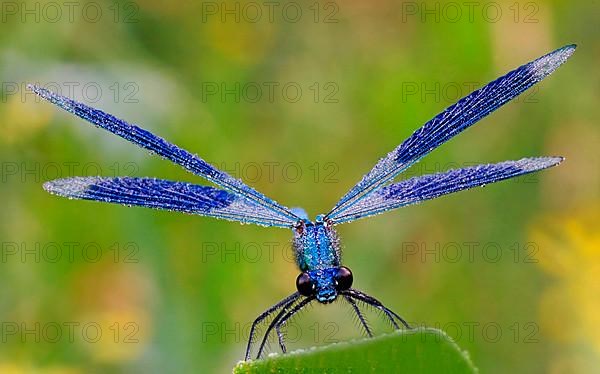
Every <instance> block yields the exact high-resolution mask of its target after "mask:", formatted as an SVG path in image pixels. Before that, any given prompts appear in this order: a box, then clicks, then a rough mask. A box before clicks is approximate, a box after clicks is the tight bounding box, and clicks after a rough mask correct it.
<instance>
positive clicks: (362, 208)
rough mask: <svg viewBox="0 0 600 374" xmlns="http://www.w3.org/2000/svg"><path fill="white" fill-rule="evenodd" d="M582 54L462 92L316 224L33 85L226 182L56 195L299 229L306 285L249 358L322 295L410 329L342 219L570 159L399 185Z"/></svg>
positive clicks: (120, 184)
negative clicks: (368, 287) (374, 286)
mask: <svg viewBox="0 0 600 374" xmlns="http://www.w3.org/2000/svg"><path fill="white" fill-rule="evenodd" d="M574 51H575V45H568V46H565V47H563V48H560V49H557V50H556V51H554V52H552V53H549V54H547V55H545V56H542V57H540V58H538V59H536V60H534V61H532V62H530V63H528V64H525V65H523V66H521V67H519V68H517V69H515V70H513V71H511V72H509V73H508V74H506V75H504V76H502V77H500V78H498V79H496V80H495V81H493V82H491V83H489V84H487V85H486V86H484V87H482V88H480V89H478V90H476V91H474V92H472V93H471V94H469V95H467V96H466V97H464V98H462V99H460V100H459V101H458V102H457V103H455V104H453V105H451V106H450V107H448V108H447V109H446V110H444V111H443V112H442V113H440V114H439V115H437V116H436V117H434V118H433V119H432V120H430V121H429V122H427V123H426V124H425V125H423V126H422V127H421V128H420V129H418V130H417V131H415V132H414V133H413V134H412V135H411V136H410V137H409V138H408V139H406V140H405V141H404V142H403V143H402V144H400V145H399V146H398V147H397V148H395V149H394V150H393V151H391V152H390V153H388V154H387V155H386V156H385V157H383V158H382V159H380V160H379V162H377V164H376V165H375V167H373V169H371V170H370V171H369V172H368V173H367V174H366V175H365V176H364V177H363V178H362V180H361V181H360V182H358V183H357V184H356V185H355V186H354V187H352V188H351V189H350V190H349V191H348V193H346V194H345V195H344V196H343V197H342V198H341V199H340V200H339V201H338V203H337V204H336V205H335V206H334V207H333V209H332V210H331V211H329V213H327V214H321V215H318V216H316V217H315V220H314V221H311V220H310V219H309V218H308V215H307V214H306V213H305V212H304V211H303V210H302V209H301V208H294V209H289V208H287V207H285V206H283V205H280V204H278V203H277V202H275V201H274V200H272V199H270V198H268V197H267V196H265V195H263V194H262V193H260V192H258V191H257V190H255V189H254V188H252V187H249V186H248V185H246V184H244V183H243V182H242V181H240V180H238V179H236V178H234V177H232V176H231V175H229V174H227V173H226V172H224V171H222V170H219V169H217V168H215V167H214V166H212V165H210V164H209V163H207V162H206V161H204V160H203V159H202V158H200V157H198V156H196V155H194V154H192V153H190V152H188V151H186V150H183V149H181V148H179V147H177V146H175V145H173V144H171V143H169V142H167V141H166V140H164V139H162V138H160V137H158V136H156V135H154V134H152V133H150V132H149V131H147V130H144V129H142V128H140V127H137V126H135V125H131V124H129V123H127V122H125V121H123V120H120V119H118V118H116V117H114V116H112V115H110V114H107V113H105V112H103V111H101V110H98V109H94V108H91V107H89V106H87V105H85V104H82V103H79V102H77V101H74V100H71V99H69V98H66V97H64V96H60V95H57V94H55V93H52V92H50V91H48V90H47V89H44V88H41V87H38V86H32V85H30V86H29V88H30V89H31V90H33V91H34V92H36V93H37V94H38V95H40V96H41V97H43V98H44V99H47V100H49V101H50V102H52V103H54V104H56V105H58V106H60V107H61V108H63V109H65V110H66V111H68V112H71V113H73V114H75V115H77V116H79V117H81V118H83V119H85V120H87V121H88V122H90V123H92V124H94V125H96V126H98V127H101V128H103V129H105V130H108V131H110V132H112V133H113V134H115V135H118V136H120V137H122V138H124V139H125V140H128V141H130V142H132V143H134V144H137V145H138V146H140V147H142V148H145V149H147V150H150V151H152V152H154V153H156V154H157V155H159V156H162V157H164V158H166V159H168V160H171V161H172V162H174V163H176V164H178V165H180V166H182V167H184V168H185V169H186V170H188V171H189V172H191V173H193V174H196V175H198V176H200V177H203V178H205V179H206V180H208V181H209V182H212V183H214V184H215V185H217V186H218V187H220V188H216V187H209V186H200V185H196V184H191V183H184V182H176V181H168V180H163V179H154V178H130V177H120V178H106V177H75V178H67V179H58V180H53V181H50V182H47V183H45V184H44V188H45V189H46V191H48V192H50V193H53V194H57V195H60V196H66V197H69V198H77V199H86V200H97V201H104V202H110V203H120V204H124V205H128V206H131V205H137V206H144V207H150V208H156V209H167V210H175V211H181V212H185V213H191V214H198V215H203V216H210V217H216V218H223V219H227V220H231V221H238V222H242V223H253V224H257V225H262V226H274V227H283V228H287V229H291V230H292V232H293V235H294V238H293V248H294V250H295V255H296V262H297V265H298V268H299V270H300V275H298V277H297V279H296V288H297V291H296V292H294V293H293V294H291V295H290V296H288V297H286V298H285V299H283V300H282V301H280V302H278V303H277V304H275V305H274V306H272V307H271V308H269V309H267V310H266V311H265V312H264V313H262V314H261V315H260V316H258V318H256V320H255V321H254V323H253V324H252V328H251V331H250V338H249V341H248V345H247V348H246V359H249V358H250V356H251V354H252V345H253V342H254V339H255V335H256V329H257V327H258V326H259V325H260V324H261V323H262V322H264V321H266V320H267V319H268V318H269V317H272V319H270V323H269V324H268V327H267V329H266V331H265V333H264V336H263V339H262V340H261V343H260V345H259V348H258V352H257V355H256V357H257V358H258V357H260V356H261V354H262V353H263V351H264V349H265V344H266V342H267V339H268V337H269V336H270V334H271V333H272V332H273V330H275V332H276V333H277V337H278V341H279V345H280V347H281V350H282V351H283V352H286V346H285V344H284V336H283V333H282V328H283V327H284V326H285V324H286V322H287V321H289V320H290V318H291V317H292V316H293V315H294V314H296V313H297V312H298V311H300V310H301V309H302V308H304V307H305V306H306V305H308V304H309V303H311V302H314V301H317V302H319V303H323V304H327V303H331V302H332V301H334V300H336V299H337V298H340V297H341V298H342V299H343V300H345V301H346V302H347V303H348V304H349V305H350V307H351V308H352V310H353V311H354V313H356V315H357V316H358V320H359V321H360V324H361V325H362V326H363V328H364V330H365V332H366V333H367V334H368V335H369V336H372V331H371V328H370V327H369V325H368V324H367V321H366V318H365V316H364V314H363V312H362V311H361V309H360V308H359V306H360V305H361V303H364V304H368V305H371V306H372V307H374V308H376V309H378V310H380V311H381V312H383V315H384V316H385V318H387V319H388V320H389V322H390V323H391V324H392V326H393V327H394V328H397V329H398V328H400V326H404V327H406V328H410V327H409V325H408V323H407V322H406V321H405V320H404V319H402V317H400V316H399V315H398V314H396V313H394V312H393V311H391V310H390V309H388V308H386V307H385V306H384V305H383V304H382V303H381V302H379V301H378V300H377V299H375V298H373V297H371V296H369V295H367V294H365V293H363V292H361V291H359V290H357V289H354V288H352V281H353V276H352V272H351V271H350V269H348V268H347V267H345V266H342V264H341V260H340V244H339V239H338V236H337V234H336V231H335V226H336V225H338V224H341V223H347V222H351V221H355V220H357V219H360V218H365V217H369V216H372V215H375V214H380V213H383V212H386V211H389V210H391V209H396V208H400V207H403V206H406V205H410V204H416V203H419V202H422V201H424V200H429V199H433V198H436V197H439V196H442V195H446V194H449V193H453V192H457V191H461V190H466V189H469V188H473V187H477V186H484V185H486V184H489V183H493V182H498V181H501V180H504V179H507V178H513V177H516V176H519V175H523V174H527V173H531V172H534V171H538V170H541V169H545V168H548V167H551V166H555V165H558V164H559V163H560V162H561V161H562V160H563V158H562V157H533V158H522V159H520V160H516V161H504V162H500V163H496V164H484V165H479V166H473V167H466V168H462V169H455V170H449V171H447V172H443V173H437V174H431V175H424V176H419V177H414V178H410V179H406V180H403V181H400V182H398V183H392V181H393V179H394V178H395V177H397V176H398V175H399V174H400V173H401V172H402V171H404V170H405V169H406V168H408V167H409V166H411V165H413V164H414V163H416V162H417V161H419V160H420V159H421V158H422V157H423V156H425V155H427V154H428V153H429V152H431V151H432V150H434V149H435V148H437V147H438V146H440V145H441V144H443V143H445V142H446V141H448V140H449V139H451V138H452V137H454V136H456V135H458V134H459V133H460V132H462V131H463V130H465V129H467V128H468V127H470V126H471V125H473V124H474V123H476V122H477V121H479V120H480V119H482V118H483V117H485V116H486V115H488V114H490V113H491V112H493V111H494V110H496V109H497V108H499V107H500V106H502V105H504V104H505V103H507V102H508V101H510V100H511V99H513V98H515V97H516V96H518V95H519V94H521V93H522V92H524V91H525V90H526V89H528V88H529V87H531V86H533V85H534V84H536V83H537V82H539V81H541V80H542V79H544V78H545V77H546V76H548V75H549V74H551V73H552V72H553V71H554V70H556V68H558V66H560V65H561V64H562V63H564V62H565V61H566V60H567V59H568V58H569V57H570V56H571V55H572V54H573V52H574Z"/></svg>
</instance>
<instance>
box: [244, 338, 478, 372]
mask: <svg viewBox="0 0 600 374" xmlns="http://www.w3.org/2000/svg"><path fill="white" fill-rule="evenodd" d="M233 372H234V373H236V374H240V373H290V372H292V373H369V372H371V373H397V372H406V373H476V372H477V369H476V368H475V366H474V365H473V363H472V362H471V359H470V358H469V355H468V353H467V352H465V351H462V350H461V349H460V348H459V347H458V345H456V343H455V342H454V341H453V340H452V339H451V338H450V337H449V336H448V335H446V333H444V332H443V331H440V330H437V329H432V328H419V329H413V330H400V331H396V332H394V333H391V334H386V335H381V336H378V337H375V338H365V339H361V340H353V341H348V342H341V343H335V344H331V345H327V346H323V347H317V348H311V349H308V350H298V351H295V352H291V353H289V354H284V355H282V354H279V355H271V356H269V357H268V358H267V359H264V360H258V361H249V362H240V363H239V364H238V365H237V366H236V367H235V368H234V369H233Z"/></svg>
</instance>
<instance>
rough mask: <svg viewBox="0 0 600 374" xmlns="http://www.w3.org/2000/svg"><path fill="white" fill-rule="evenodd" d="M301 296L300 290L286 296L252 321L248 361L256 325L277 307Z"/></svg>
mask: <svg viewBox="0 0 600 374" xmlns="http://www.w3.org/2000/svg"><path fill="white" fill-rule="evenodd" d="M299 297H300V294H299V293H298V292H294V293H293V294H291V295H290V296H288V297H286V298H285V299H283V300H281V301H280V302H278V303H277V304H275V305H273V306H272V307H270V308H269V309H267V310H265V311H264V312H263V313H262V314H261V315H259V316H258V317H257V318H256V319H255V320H254V322H253V323H252V327H251V328H250V336H249V337H248V346H247V347H246V358H245V360H246V361H248V360H249V359H250V351H251V349H252V344H253V343H254V337H255V336H254V334H255V333H256V327H257V326H258V324H260V323H261V322H262V321H263V320H264V319H265V318H267V317H269V316H270V315H271V314H273V313H274V312H275V311H276V310H277V309H279V308H281V307H283V306H284V305H286V304H288V303H290V302H294V301H296V300H297V299H298V298H299Z"/></svg>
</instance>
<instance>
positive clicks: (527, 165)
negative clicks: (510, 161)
mask: <svg viewBox="0 0 600 374" xmlns="http://www.w3.org/2000/svg"><path fill="white" fill-rule="evenodd" d="M564 160H565V158H564V157H562V156H548V157H532V158H524V159H521V160H519V161H517V163H519V164H520V165H519V166H520V167H521V168H522V169H523V170H525V171H536V170H542V169H547V168H551V167H553V166H557V165H559V164H560V163H561V162H563V161H564Z"/></svg>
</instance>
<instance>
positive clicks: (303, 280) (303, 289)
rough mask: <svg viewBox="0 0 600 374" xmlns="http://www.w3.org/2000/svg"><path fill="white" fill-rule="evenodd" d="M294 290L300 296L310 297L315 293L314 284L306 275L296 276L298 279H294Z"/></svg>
mask: <svg viewBox="0 0 600 374" xmlns="http://www.w3.org/2000/svg"><path fill="white" fill-rule="evenodd" d="M296 288H297V289H298V292H300V294H301V295H303V296H310V295H312V294H313V293H314V291H315V284H314V283H313V281H312V279H310V275H308V273H301V274H300V275H298V278H296Z"/></svg>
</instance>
